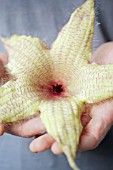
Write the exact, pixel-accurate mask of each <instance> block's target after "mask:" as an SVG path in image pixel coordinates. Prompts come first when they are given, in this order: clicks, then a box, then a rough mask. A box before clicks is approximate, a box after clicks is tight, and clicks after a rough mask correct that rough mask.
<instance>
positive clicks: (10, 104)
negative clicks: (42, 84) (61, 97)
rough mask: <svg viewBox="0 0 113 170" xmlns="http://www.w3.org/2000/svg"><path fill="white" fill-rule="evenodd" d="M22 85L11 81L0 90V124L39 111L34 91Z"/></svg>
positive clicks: (37, 99)
mask: <svg viewBox="0 0 113 170" xmlns="http://www.w3.org/2000/svg"><path fill="white" fill-rule="evenodd" d="M22 85H23V84H21V83H19V82H18V81H12V80H11V81H9V82H8V83H6V84H5V85H3V86H2V87H1V88H0V123H6V122H15V121H18V120H21V119H23V118H26V117H29V116H30V115H33V114H35V113H36V112H38V111H39V109H38V106H39V104H40V101H39V98H38V96H37V94H36V91H35V90H34V89H33V88H32V87H30V86H28V85H27V84H26V86H22ZM33 90H34V91H33Z"/></svg>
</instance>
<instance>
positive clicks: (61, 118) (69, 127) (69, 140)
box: [39, 98, 83, 170]
mask: <svg viewBox="0 0 113 170" xmlns="http://www.w3.org/2000/svg"><path fill="white" fill-rule="evenodd" d="M39 108H40V111H41V119H42V121H43V123H44V125H45V126H46V128H47V131H48V133H49V134H50V135H52V136H53V137H54V139H55V140H56V141H57V142H58V143H59V145H60V146H61V148H62V150H63V152H64V153H65V154H66V156H67V158H68V161H69V163H70V165H71V167H72V168H73V169H75V170H76V166H75V163H74V162H75V157H76V151H77V146H78V144H79V138H80V134H81V131H82V125H81V120H80V116H81V114H80V113H81V111H82V109H83V104H82V103H81V102H79V101H78V100H77V99H74V98H71V99H65V100H64V99H62V100H55V101H43V102H42V103H41V105H40V106H39Z"/></svg>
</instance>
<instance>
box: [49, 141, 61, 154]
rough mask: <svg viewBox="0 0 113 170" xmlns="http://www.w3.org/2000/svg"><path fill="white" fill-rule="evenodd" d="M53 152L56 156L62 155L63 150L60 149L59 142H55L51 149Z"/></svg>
mask: <svg viewBox="0 0 113 170" xmlns="http://www.w3.org/2000/svg"><path fill="white" fill-rule="evenodd" d="M51 151H52V152H53V153H54V154H56V155H59V154H62V153H63V152H62V149H61V148H60V146H59V144H58V143H57V142H54V143H53V145H52V147H51Z"/></svg>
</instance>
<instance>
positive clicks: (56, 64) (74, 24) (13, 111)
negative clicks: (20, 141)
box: [0, 0, 113, 170]
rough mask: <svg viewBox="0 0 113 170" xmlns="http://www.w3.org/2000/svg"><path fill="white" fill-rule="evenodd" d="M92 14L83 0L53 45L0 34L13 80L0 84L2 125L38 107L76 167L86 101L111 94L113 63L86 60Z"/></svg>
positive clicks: (91, 3)
mask: <svg viewBox="0 0 113 170" xmlns="http://www.w3.org/2000/svg"><path fill="white" fill-rule="evenodd" d="M94 18H95V13H94V1H93V0H87V1H86V3H85V4H83V5H82V6H81V7H80V8H78V9H77V10H76V11H75V12H74V13H73V14H72V16H71V18H70V20H69V22H68V23H67V24H66V26H64V28H63V29H62V31H61V32H60V33H59V35H58V38H57V39H56V41H55V42H54V43H53V45H52V48H51V49H48V48H47V46H46V45H45V44H44V42H42V41H41V40H40V39H39V38H35V37H30V36H17V35H14V36H12V37H11V38H9V39H6V38H2V41H3V42H4V45H5V47H6V49H7V52H8V54H9V63H8V65H7V66H6V67H7V68H8V69H9V70H10V72H11V74H12V75H13V77H14V79H12V80H10V81H8V82H7V83H6V84H4V85H2V86H1V88H0V123H5V122H14V121H17V120H20V119H23V118H25V117H28V116H30V115H33V114H35V113H36V112H38V111H39V112H40V113H41V114H40V116H41V119H42V121H43V123H44V125H45V127H46V129H47V131H48V133H49V134H50V135H51V136H52V137H53V138H54V139H55V140H56V141H57V142H58V143H59V145H60V147H61V148H62V150H63V152H64V153H65V154H66V156H67V159H68V161H69V163H70V166H71V167H72V168H73V169H74V170H76V169H77V167H76V165H75V163H74V159H75V157H76V150H77V146H78V143H79V138H80V134H81V132H82V125H81V121H80V117H81V112H82V111H83V109H84V105H85V104H86V103H95V102H100V101H102V100H104V99H107V98H110V97H112V96H113V65H110V64H109V65H102V66H100V65H98V64H96V63H92V64H90V63H89V60H90V57H91V52H92V38H93V34H94Z"/></svg>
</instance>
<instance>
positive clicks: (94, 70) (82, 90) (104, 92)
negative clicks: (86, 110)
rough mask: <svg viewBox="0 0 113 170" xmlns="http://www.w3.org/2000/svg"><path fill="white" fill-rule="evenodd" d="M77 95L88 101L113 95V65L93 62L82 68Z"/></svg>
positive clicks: (97, 100) (99, 99)
mask: <svg viewBox="0 0 113 170" xmlns="http://www.w3.org/2000/svg"><path fill="white" fill-rule="evenodd" d="M78 81H79V85H78V90H77V93H78V94H77V97H79V99H81V100H83V101H85V102H87V103H95V102H100V101H102V100H105V99H108V98H111V97H113V65H112V64H108V65H97V64H96V63H93V64H91V65H88V66H87V67H83V68H82V69H81V76H80V79H79V80H78Z"/></svg>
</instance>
